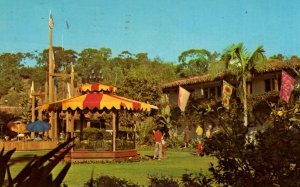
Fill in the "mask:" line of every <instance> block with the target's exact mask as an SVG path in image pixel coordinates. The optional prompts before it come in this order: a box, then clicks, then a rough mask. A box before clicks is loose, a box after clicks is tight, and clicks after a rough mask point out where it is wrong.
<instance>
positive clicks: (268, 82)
mask: <svg viewBox="0 0 300 187" xmlns="http://www.w3.org/2000/svg"><path fill="white" fill-rule="evenodd" d="M271 82H272V81H271V79H265V92H269V91H272V87H271Z"/></svg>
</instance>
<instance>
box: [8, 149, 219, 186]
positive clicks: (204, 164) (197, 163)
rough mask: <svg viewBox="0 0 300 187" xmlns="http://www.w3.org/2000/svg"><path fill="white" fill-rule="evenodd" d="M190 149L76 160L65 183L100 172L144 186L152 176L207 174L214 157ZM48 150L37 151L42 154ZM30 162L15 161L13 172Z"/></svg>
mask: <svg viewBox="0 0 300 187" xmlns="http://www.w3.org/2000/svg"><path fill="white" fill-rule="evenodd" d="M191 152H192V150H190V151H187V150H184V151H168V150H167V158H166V159H165V160H152V159H149V157H147V155H153V151H139V153H140V154H141V156H142V158H143V159H142V160H141V161H138V162H121V163H119V162H110V163H73V164H72V166H71V168H70V170H69V171H68V174H67V176H66V177H65V180H64V183H66V184H67V185H68V186H69V187H75V186H82V185H83V184H84V183H85V182H87V181H88V180H89V179H90V178H91V175H92V172H94V174H93V175H94V176H93V177H94V178H97V177H98V176H101V175H108V176H115V177H118V178H124V179H126V180H129V181H131V182H133V183H137V184H139V185H141V186H144V185H147V184H149V179H148V176H149V175H156V176H169V177H173V178H178V177H180V176H181V175H182V174H184V173H187V172H188V173H195V172H200V171H202V172H203V173H205V174H208V167H209V165H210V162H214V161H215V160H214V159H213V158H211V157H207V156H204V157H198V156H194V155H192V154H191ZM44 153H45V152H42V153H41V152H38V153H37V154H38V155H43V154H44ZM24 155H27V156H28V153H27V154H26V153H23V154H22V153H15V154H14V155H13V156H14V157H13V159H17V158H21V157H22V156H24ZM26 163H27V162H16V163H15V164H14V165H13V166H12V167H11V172H12V175H13V176H15V175H16V174H17V173H18V171H20V170H21V169H22V168H23V167H24V165H25V164H26ZM63 166H64V164H59V165H58V166H57V167H56V168H55V169H54V171H53V175H54V176H56V175H57V173H58V172H59V171H60V170H61V169H62V168H63Z"/></svg>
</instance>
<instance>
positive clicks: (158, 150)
mask: <svg viewBox="0 0 300 187" xmlns="http://www.w3.org/2000/svg"><path fill="white" fill-rule="evenodd" d="M154 141H155V149H154V157H153V159H156V158H157V157H158V160H160V159H161V158H162V142H161V141H162V133H161V132H160V130H159V129H156V130H155V131H154Z"/></svg>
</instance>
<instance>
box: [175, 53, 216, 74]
mask: <svg viewBox="0 0 300 187" xmlns="http://www.w3.org/2000/svg"><path fill="white" fill-rule="evenodd" d="M217 57H218V54H217V53H213V54H211V53H210V52H209V51H207V50H206V49H190V50H187V51H184V52H182V53H181V54H180V56H179V57H178V61H179V62H180V63H181V64H179V65H178V67H177V68H178V69H177V71H178V73H179V74H180V75H181V76H183V77H187V76H191V75H199V74H201V73H204V72H207V70H208V67H209V64H210V63H211V62H213V61H215V60H216V58H217Z"/></svg>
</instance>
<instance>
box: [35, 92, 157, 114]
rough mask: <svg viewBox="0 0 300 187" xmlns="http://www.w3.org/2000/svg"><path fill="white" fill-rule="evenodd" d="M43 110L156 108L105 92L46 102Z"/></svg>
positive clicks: (137, 109) (140, 109)
mask: <svg viewBox="0 0 300 187" xmlns="http://www.w3.org/2000/svg"><path fill="white" fill-rule="evenodd" d="M41 108H42V110H48V111H54V110H68V109H71V110H76V109H80V110H95V109H96V110H105V109H107V110H111V109H117V110H120V109H125V110H135V111H150V109H151V108H155V106H152V105H150V104H147V103H143V102H139V101H135V100H132V99H127V98H124V97H120V96H116V95H108V94H104V93H89V94H84V95H80V96H76V97H73V98H69V99H64V100H61V101H57V102H53V103H46V104H44V105H42V106H41Z"/></svg>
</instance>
